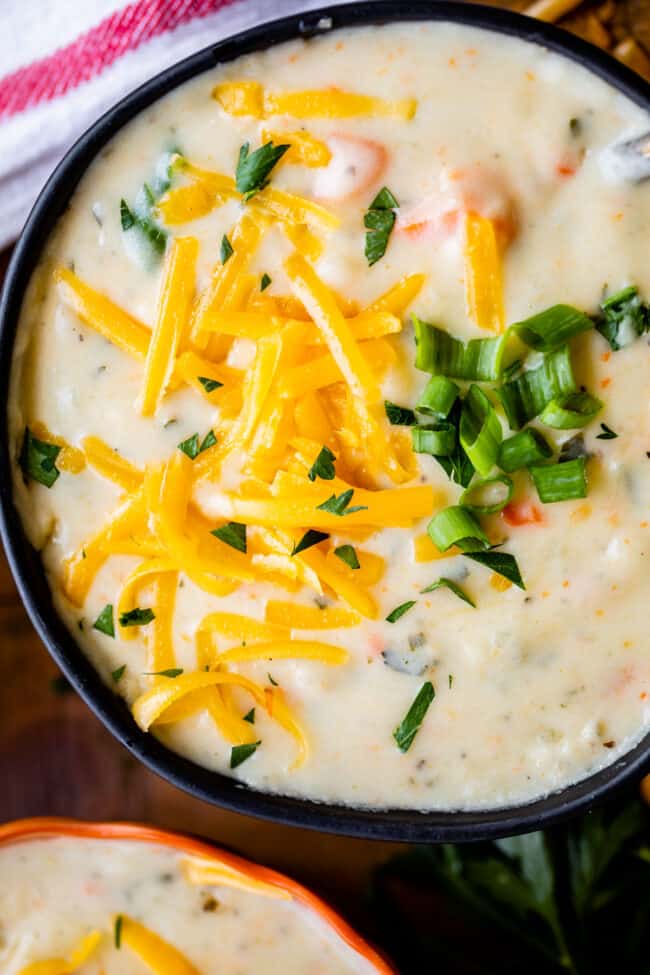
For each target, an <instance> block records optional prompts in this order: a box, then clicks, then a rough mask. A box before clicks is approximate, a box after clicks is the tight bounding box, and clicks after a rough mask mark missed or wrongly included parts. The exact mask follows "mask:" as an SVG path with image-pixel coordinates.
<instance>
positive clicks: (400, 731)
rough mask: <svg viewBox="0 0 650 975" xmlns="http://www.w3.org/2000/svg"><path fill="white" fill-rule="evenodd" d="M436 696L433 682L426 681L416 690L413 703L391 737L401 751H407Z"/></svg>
mask: <svg viewBox="0 0 650 975" xmlns="http://www.w3.org/2000/svg"><path fill="white" fill-rule="evenodd" d="M435 696H436V692H435V690H434V687H433V684H432V683H431V681H427V682H426V683H425V684H423V685H422V687H421V688H420V690H419V691H418V693H417V695H416V697H415V700H414V701H413V704H412V705H411V707H410V708H409V709H408V711H407V712H406V715H405V717H404V719H403V720H402V722H401V724H400V725H398V727H397V728H395V731H394V732H393V738H394V739H395V741H396V743H397V747H398V748H399V750H400V751H401V752H407V751H408V750H409V748H410V747H411V745H412V744H413V740H414V738H415V736H416V735H417V733H418V731H419V730H420V728H421V726H422V722H423V721H424V718H425V715H426V713H427V711H428V710H429V706H430V704H431V702H432V701H433V699H434V697H435Z"/></svg>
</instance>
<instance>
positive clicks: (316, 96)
mask: <svg viewBox="0 0 650 975" xmlns="http://www.w3.org/2000/svg"><path fill="white" fill-rule="evenodd" d="M212 97H213V98H214V99H215V100H216V101H217V102H218V103H219V104H220V105H221V108H222V109H223V110H224V112H227V113H228V114H229V115H236V116H237V115H244V116H245V115H250V116H252V117H253V118H258V119H268V118H272V117H273V116H276V115H289V116H291V117H292V118H298V119H304V118H330V119H335V118H360V117H364V116H370V117H377V118H381V117H388V118H396V119H400V120H402V121H408V120H410V119H412V118H413V116H414V115H415V112H416V109H417V101H416V100H415V99H414V98H402V99H398V100H397V101H388V100H385V99H383V98H375V97H373V96H372V95H358V94H355V93H354V92H348V91H341V89H340V88H326V89H321V90H314V91H286V92H269V91H266V90H265V89H264V88H263V87H262V85H260V84H257V83H256V82H250V81H241V82H226V83H224V84H219V85H217V86H216V87H215V88H214V89H213V92H212Z"/></svg>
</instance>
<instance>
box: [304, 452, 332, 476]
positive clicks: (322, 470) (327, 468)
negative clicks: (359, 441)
mask: <svg viewBox="0 0 650 975" xmlns="http://www.w3.org/2000/svg"><path fill="white" fill-rule="evenodd" d="M335 460H336V457H335V456H334V454H333V453H332V451H331V450H330V449H329V447H322V448H321V450H320V452H319V454H318V457H317V458H316V460H315V461H314V463H313V464H312V465H311V467H310V468H309V473H308V474H307V477H308V478H309V480H310V481H315V480H316V478H317V477H320V478H321V479H322V480H323V481H332V480H333V479H334V476H335V474H336V471H335V469H334V461H335Z"/></svg>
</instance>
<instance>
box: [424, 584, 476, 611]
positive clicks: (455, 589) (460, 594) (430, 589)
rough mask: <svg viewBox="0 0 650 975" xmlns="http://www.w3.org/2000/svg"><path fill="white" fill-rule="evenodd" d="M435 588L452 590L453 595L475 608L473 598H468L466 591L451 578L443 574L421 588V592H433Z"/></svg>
mask: <svg viewBox="0 0 650 975" xmlns="http://www.w3.org/2000/svg"><path fill="white" fill-rule="evenodd" d="M436 589H449V591H450V592H453V594H454V596H458V598H459V599H462V600H463V602H464V603H467V604H468V605H469V606H473V607H474V609H476V603H475V602H474V600H473V599H470V597H469V596H468V595H467V593H466V592H465V591H464V590H463V589H461V588H460V586H459V585H457V584H456V583H455V582H453V581H452V580H451V579H445V577H444V576H441V577H440V579H438V580H437V581H436V582H432V583H431V585H430V586H427V587H426V589H422V590H421V592H422V593H423V594H424V593H425V592H435V591H436Z"/></svg>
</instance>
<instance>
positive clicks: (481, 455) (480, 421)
mask: <svg viewBox="0 0 650 975" xmlns="http://www.w3.org/2000/svg"><path fill="white" fill-rule="evenodd" d="M502 437H503V431H502V429H501V421H500V420H499V417H498V416H497V414H496V411H495V409H494V407H493V406H492V403H491V402H490V400H489V399H488V398H487V396H486V395H485V393H484V392H483V390H482V389H481V388H480V386H477V385H476V384H473V385H472V386H470V387H469V389H468V391H467V395H466V396H465V400H464V402H463V412H462V414H461V418H460V442H461V444H462V446H463V450H464V451H465V453H466V454H467V456H468V457H469V459H470V460H471V462H472V464H473V465H474V467H475V468H476V470H477V471H478V472H479V474H481V475H482V476H483V477H486V476H487V475H488V474H489V473H490V471H491V470H492V468H493V467H494V465H495V464H496V461H497V456H498V454H499V446H500V444H501V440H502Z"/></svg>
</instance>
